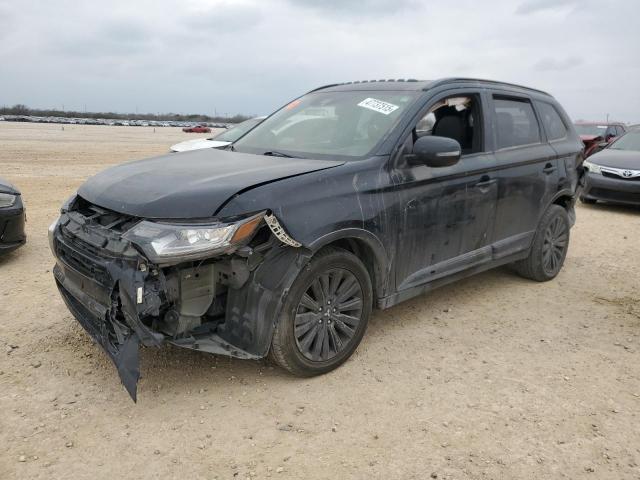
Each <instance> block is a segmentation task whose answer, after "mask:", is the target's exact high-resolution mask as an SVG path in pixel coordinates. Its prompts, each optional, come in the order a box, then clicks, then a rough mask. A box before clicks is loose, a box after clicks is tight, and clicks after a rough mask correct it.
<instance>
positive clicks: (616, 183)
mask: <svg viewBox="0 0 640 480" xmlns="http://www.w3.org/2000/svg"><path fill="white" fill-rule="evenodd" d="M584 168H585V170H586V176H585V185H584V190H583V191H582V194H581V196H580V200H582V202H584V203H596V202H597V201H603V200H604V201H608V202H615V203H624V204H630V205H640V129H634V130H630V131H628V132H627V133H625V134H624V135H622V136H620V137H617V138H615V139H614V140H612V141H611V142H610V143H609V144H607V145H606V146H605V147H604V148H603V149H602V150H600V151H599V152H597V153H595V154H594V155H591V156H590V157H589V158H588V159H587V160H585V162H584Z"/></svg>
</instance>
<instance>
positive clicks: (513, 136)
mask: <svg viewBox="0 0 640 480" xmlns="http://www.w3.org/2000/svg"><path fill="white" fill-rule="evenodd" d="M493 105H494V108H495V113H496V120H497V126H498V129H497V140H498V149H501V148H509V147H517V146H519V145H531V144H534V143H540V127H539V126H538V120H537V119H536V115H535V113H533V107H532V106H531V102H529V101H528V100H515V99H510V98H509V99H507V98H500V97H494V98H493Z"/></svg>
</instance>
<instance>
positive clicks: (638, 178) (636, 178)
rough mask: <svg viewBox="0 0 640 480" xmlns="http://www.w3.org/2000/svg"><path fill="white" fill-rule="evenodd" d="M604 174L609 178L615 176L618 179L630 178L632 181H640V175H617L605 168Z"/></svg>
mask: <svg viewBox="0 0 640 480" xmlns="http://www.w3.org/2000/svg"><path fill="white" fill-rule="evenodd" d="M602 175H603V176H605V177H609V178H615V179H616V180H629V181H631V182H633V181H636V182H638V181H640V177H623V176H622V175H616V174H615V173H611V172H605V171H604V170H603V171H602Z"/></svg>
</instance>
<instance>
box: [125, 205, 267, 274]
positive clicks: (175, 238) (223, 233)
mask: <svg viewBox="0 0 640 480" xmlns="http://www.w3.org/2000/svg"><path fill="white" fill-rule="evenodd" d="M263 217H264V213H260V214H258V215H254V216H252V217H249V218H246V219H244V220H240V221H238V222H234V223H216V224H206V225H205V224H170V223H157V222H151V221H148V220H144V221H142V222H140V223H138V224H137V225H136V226H135V227H133V228H131V229H130V230H129V231H128V232H127V233H125V234H124V235H123V238H125V239H127V240H129V241H130V242H132V243H134V244H136V245H137V246H139V247H140V248H141V249H142V250H143V251H144V253H145V254H146V255H147V257H148V258H149V260H150V261H152V262H154V263H167V262H170V261H183V260H189V259H198V258H203V257H206V256H208V255H212V254H215V253H224V252H225V251H227V250H230V249H231V248H232V247H235V246H237V245H238V244H241V243H242V242H243V241H244V240H247V239H248V238H249V237H250V236H251V235H252V234H253V232H255V230H256V228H258V225H259V224H260V222H261V221H262V218H263Z"/></svg>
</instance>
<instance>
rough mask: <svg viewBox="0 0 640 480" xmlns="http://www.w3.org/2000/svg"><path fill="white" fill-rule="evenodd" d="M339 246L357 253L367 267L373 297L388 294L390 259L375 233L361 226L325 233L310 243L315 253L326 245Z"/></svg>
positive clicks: (376, 297)
mask: <svg viewBox="0 0 640 480" xmlns="http://www.w3.org/2000/svg"><path fill="white" fill-rule="evenodd" d="M329 246H331V247H337V248H342V249H343V250H347V251H349V252H351V253H353V254H354V255H356V256H357V257H358V258H359V259H360V260H361V261H362V262H363V263H364V265H365V266H366V267H367V271H368V272H369V276H370V277H371V284H372V286H373V297H374V299H378V298H381V297H384V296H385V295H386V292H387V289H388V287H389V286H388V285H387V279H388V278H389V277H390V276H389V261H388V257H387V253H386V250H385V248H384V245H383V244H382V242H381V241H380V239H378V237H376V236H375V235H374V234H373V233H371V232H369V231H367V230H362V229H359V228H346V229H342V230H337V231H334V232H331V233H329V234H327V235H324V236H322V237H320V238H318V239H317V240H315V241H314V242H313V243H311V244H310V245H309V248H310V250H311V251H312V252H313V253H314V254H315V253H316V252H317V251H319V250H320V249H322V248H324V247H329Z"/></svg>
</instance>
